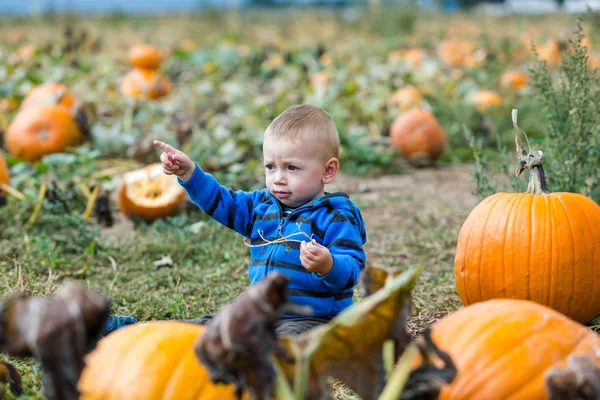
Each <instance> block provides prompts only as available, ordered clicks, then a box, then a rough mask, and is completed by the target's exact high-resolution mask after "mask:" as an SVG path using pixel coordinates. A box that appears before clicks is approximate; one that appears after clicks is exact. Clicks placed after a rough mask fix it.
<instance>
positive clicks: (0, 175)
mask: <svg viewBox="0 0 600 400" xmlns="http://www.w3.org/2000/svg"><path fill="white" fill-rule="evenodd" d="M0 183H4V184H5V185H8V184H9V183H10V171H9V170H8V165H6V161H4V157H3V156H2V153H0Z"/></svg>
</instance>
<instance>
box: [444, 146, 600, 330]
mask: <svg viewBox="0 0 600 400" xmlns="http://www.w3.org/2000/svg"><path fill="white" fill-rule="evenodd" d="M537 153H539V154H540V157H539V160H540V161H541V152H537ZM526 157H531V158H527V160H528V161H527V162H526V163H525V161H524V160H523V159H522V168H521V169H520V170H519V171H518V173H520V171H522V170H523V168H526V167H531V165H529V164H530V163H531V162H530V161H529V160H530V159H532V158H533V153H531V154H530V155H529V156H526ZM545 186H546V182H545V178H544V171H543V168H542V166H541V163H540V164H539V165H533V169H532V171H531V180H530V183H529V189H528V192H527V193H496V194H494V195H492V196H490V197H488V198H486V199H484V200H483V201H482V202H481V203H479V204H478V205H477V206H476V207H475V209H473V211H472V212H471V214H470V215H469V216H468V218H467V220H466V221H465V223H464V224H463V226H462V228H461V230H460V234H459V237H458V243H457V246H456V257H455V260H454V273H455V277H456V289H457V291H458V294H459V295H460V298H461V300H462V302H463V304H465V305H468V304H472V303H476V302H479V301H483V300H488V299H492V298H515V299H525V300H533V301H535V302H538V303H541V304H545V305H547V306H550V307H552V308H554V309H555V310H558V311H560V312H562V313H564V314H566V315H567V316H569V317H570V318H572V319H574V320H576V321H579V322H583V323H586V322H588V321H590V320H591V319H592V318H594V317H595V316H596V315H598V314H599V313H600V206H598V204H596V203H595V202H594V201H593V200H591V199H590V198H588V197H586V196H583V195H581V194H577V193H546V192H545Z"/></svg>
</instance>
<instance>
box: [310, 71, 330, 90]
mask: <svg viewBox="0 0 600 400" xmlns="http://www.w3.org/2000/svg"><path fill="white" fill-rule="evenodd" d="M330 82H331V74H330V73H329V71H328V70H323V71H319V72H316V73H315V74H313V76H311V77H310V85H311V86H312V87H313V88H317V87H325V86H327V85H329V83H330Z"/></svg>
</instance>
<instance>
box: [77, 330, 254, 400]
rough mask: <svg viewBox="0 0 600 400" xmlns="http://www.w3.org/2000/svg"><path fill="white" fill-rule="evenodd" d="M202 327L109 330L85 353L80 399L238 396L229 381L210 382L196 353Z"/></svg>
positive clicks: (222, 399) (216, 399)
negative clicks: (195, 348)
mask: <svg viewBox="0 0 600 400" xmlns="http://www.w3.org/2000/svg"><path fill="white" fill-rule="evenodd" d="M203 330H204V327H203V326H202V325H194V324H188V323H184V322H175V321H161V322H152V323H148V324H143V325H133V326H128V327H126V328H123V329H120V330H118V331H117V332H114V333H112V334H111V335H110V336H107V337H106V338H104V339H102V340H101V341H100V342H99V343H98V346H97V347H96V349H95V350H94V351H93V352H92V353H90V354H88V356H87V357H86V360H85V362H86V365H85V369H84V370H83V373H82V375H81V378H80V379H79V384H78V389H79V391H80V392H81V400H111V399H136V400H154V399H162V400H234V399H237V397H236V395H235V393H234V392H235V391H234V388H233V386H232V385H224V384H214V383H213V382H212V381H211V379H210V376H209V374H208V370H207V369H206V368H205V367H204V366H203V365H202V364H201V363H200V362H199V361H198V359H197V358H196V353H195V351H194V345H195V343H196V340H197V339H198V337H199V336H200V334H201V333H202V331H203ZM107 366H110V367H107ZM242 398H243V399H244V400H248V399H249V397H248V395H247V394H244V395H243V397H242Z"/></svg>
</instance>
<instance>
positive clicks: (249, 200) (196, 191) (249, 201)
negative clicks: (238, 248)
mask: <svg viewBox="0 0 600 400" xmlns="http://www.w3.org/2000/svg"><path fill="white" fill-rule="evenodd" d="M178 180H179V184H180V185H181V186H182V187H183V188H184V189H185V191H186V192H187V194H188V196H189V197H190V199H191V200H192V201H193V202H194V203H195V204H196V205H197V206H198V207H200V208H201V209H202V210H204V212H206V213H207V214H208V215H209V216H210V217H212V218H213V219H214V220H216V221H217V222H220V223H221V224H223V225H225V226H226V227H228V228H230V229H233V230H234V231H236V232H238V233H240V234H242V235H244V236H246V237H249V236H250V233H251V232H252V225H253V223H254V222H253V221H254V219H253V217H252V211H253V209H254V206H255V205H256V204H258V202H260V199H261V198H262V197H263V196H264V193H263V192H262V191H258V190H255V191H253V192H244V191H241V190H237V191H233V190H232V189H229V188H226V187H225V186H223V185H221V184H219V182H217V180H216V179H215V178H214V176H212V175H211V174H209V173H206V172H204V171H202V169H201V168H200V167H199V166H198V164H196V169H195V170H194V173H193V174H192V176H191V177H190V179H188V180H187V181H185V182H183V181H182V180H180V179H179V178H178Z"/></svg>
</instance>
